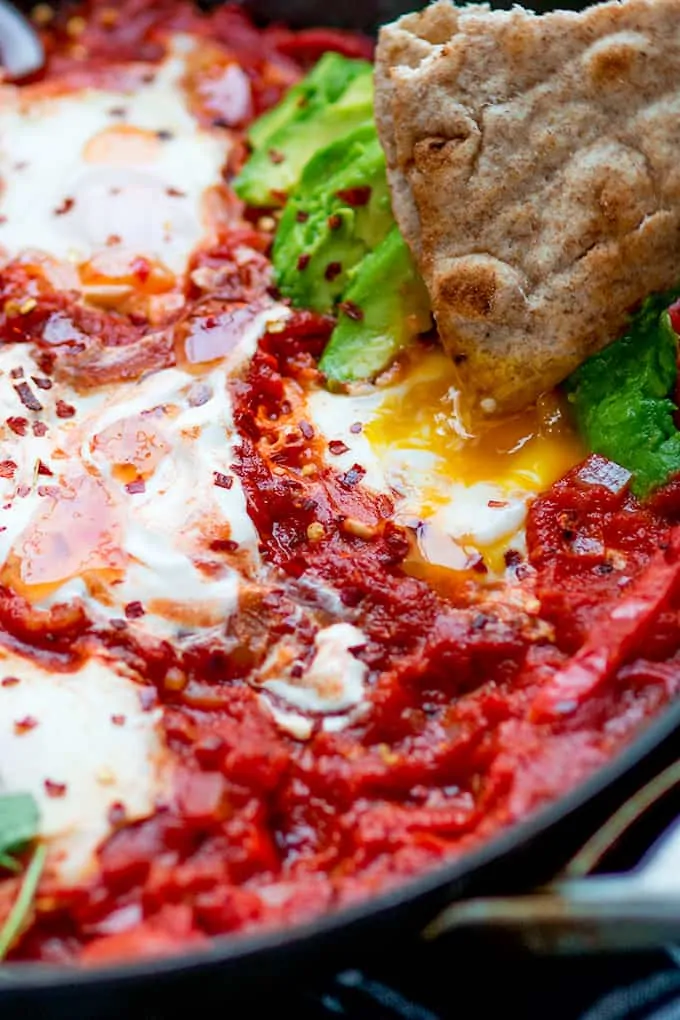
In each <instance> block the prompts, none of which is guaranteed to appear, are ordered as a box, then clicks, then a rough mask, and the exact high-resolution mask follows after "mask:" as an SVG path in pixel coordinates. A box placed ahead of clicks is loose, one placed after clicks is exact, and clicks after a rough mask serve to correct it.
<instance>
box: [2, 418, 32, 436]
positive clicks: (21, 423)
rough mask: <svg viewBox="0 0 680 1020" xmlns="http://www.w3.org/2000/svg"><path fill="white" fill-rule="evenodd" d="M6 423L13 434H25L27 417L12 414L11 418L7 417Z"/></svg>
mask: <svg viewBox="0 0 680 1020" xmlns="http://www.w3.org/2000/svg"><path fill="white" fill-rule="evenodd" d="M7 425H9V427H10V428H11V430H12V432H14V434H15V435H17V436H25V435H26V429H27V428H28V418H19V417H17V416H15V415H12V417H11V418H8V419H7Z"/></svg>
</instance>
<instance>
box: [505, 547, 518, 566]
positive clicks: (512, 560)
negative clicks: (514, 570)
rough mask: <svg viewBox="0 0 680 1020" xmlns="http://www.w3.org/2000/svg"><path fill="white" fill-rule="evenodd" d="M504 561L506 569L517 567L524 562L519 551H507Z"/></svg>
mask: <svg viewBox="0 0 680 1020" xmlns="http://www.w3.org/2000/svg"><path fill="white" fill-rule="evenodd" d="M503 559H504V560H505V565H506V567H517V566H519V564H520V563H521V562H522V554H521V553H520V552H518V551H517V549H506V551H505V552H504V553H503Z"/></svg>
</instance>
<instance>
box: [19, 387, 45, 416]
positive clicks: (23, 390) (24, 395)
mask: <svg viewBox="0 0 680 1020" xmlns="http://www.w3.org/2000/svg"><path fill="white" fill-rule="evenodd" d="M14 390H15V392H16V395H17V396H18V398H19V400H20V401H21V403H22V404H23V405H24V407H25V408H27V409H28V410H29V411H42V404H41V403H40V401H39V400H38V398H37V397H36V395H35V393H34V392H33V390H32V389H31V387H30V386H29V385H28V383H26V382H20V383H17V384H16V386H15V387H14Z"/></svg>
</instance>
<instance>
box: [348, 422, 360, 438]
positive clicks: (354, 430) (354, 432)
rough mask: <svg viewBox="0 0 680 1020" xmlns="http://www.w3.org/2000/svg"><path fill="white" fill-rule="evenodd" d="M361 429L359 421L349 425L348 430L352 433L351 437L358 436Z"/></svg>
mask: <svg viewBox="0 0 680 1020" xmlns="http://www.w3.org/2000/svg"><path fill="white" fill-rule="evenodd" d="M362 428H363V425H362V424H361V422H360V421H355V422H354V423H353V424H352V425H350V427H349V430H350V432H351V433H352V435H354V436H358V435H359V433H360V432H361V430H362Z"/></svg>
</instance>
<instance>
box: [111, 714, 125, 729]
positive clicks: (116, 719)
mask: <svg viewBox="0 0 680 1020" xmlns="http://www.w3.org/2000/svg"><path fill="white" fill-rule="evenodd" d="M111 722H112V723H113V725H114V726H124V725H125V716H124V715H122V714H121V713H119V712H117V713H116V714H115V715H112V716H111Z"/></svg>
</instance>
